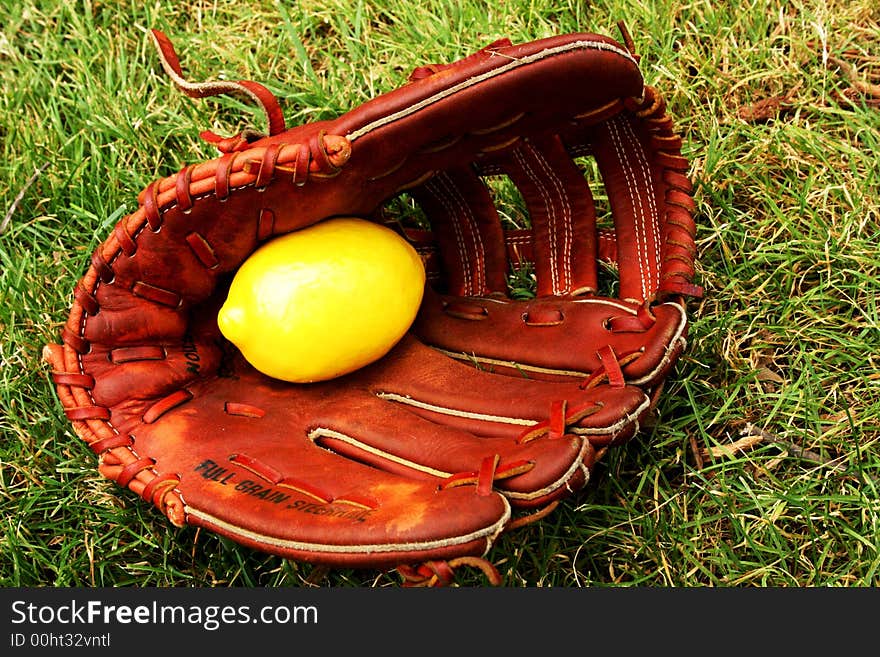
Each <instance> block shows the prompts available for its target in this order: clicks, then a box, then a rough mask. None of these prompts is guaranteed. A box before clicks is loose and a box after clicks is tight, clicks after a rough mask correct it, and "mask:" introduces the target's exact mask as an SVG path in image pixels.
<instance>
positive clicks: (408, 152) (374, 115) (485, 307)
mask: <svg viewBox="0 0 880 657" xmlns="http://www.w3.org/2000/svg"><path fill="white" fill-rule="evenodd" d="M153 36H154V38H155V41H156V44H157V46H158V48H159V51H160V54H161V59H162V62H163V65H164V66H165V69H166V71H167V72H168V73H169V75H171V77H172V78H173V79H174V80H175V82H176V83H177V84H178V85H179V86H180V87H181V88H182V89H183V90H184V91H185V92H186V93H188V94H190V95H192V96H205V95H210V94H214V93H223V92H233V91H240V92H244V93H246V94H248V95H249V96H250V97H251V98H253V99H254V100H256V101H258V102H259V103H260V104H262V106H263V108H264V109H265V111H266V113H267V116H268V119H269V121H268V124H269V128H270V134H269V135H267V136H260V135H255V134H253V133H250V132H246V133H243V134H242V135H239V136H236V137H234V138H228V139H221V138H218V137H216V136H214V135H211V134H210V133H204V136H206V138H208V139H211V140H213V141H214V142H215V143H216V145H217V146H218V148H219V149H220V150H221V152H222V155H221V156H220V157H218V158H217V159H213V160H210V161H206V162H202V163H199V164H195V165H192V166H187V167H185V168H184V169H182V170H181V171H180V172H179V173H177V174H176V175H173V176H170V177H168V178H164V179H161V180H157V181H156V182H154V183H152V184H150V185H149V186H148V187H147V188H146V189H145V190H144V191H143V192H141V194H140V195H139V197H138V202H139V205H138V208H137V210H135V211H134V212H133V213H131V214H130V215H128V216H126V217H124V218H123V219H122V220H121V221H120V222H119V223H118V224H117V225H116V227H115V228H114V229H113V231H112V232H111V233H110V234H109V235H108V236H107V237H106V239H105V241H104V242H103V243H102V244H101V245H100V246H99V247H98V248H97V249H96V250H95V252H94V253H93V255H92V257H91V263H90V265H89V267H88V270H87V271H86V273H85V274H84V276H83V277H82V279H81V280H80V281H79V282H78V283H77V284H76V286H75V289H74V292H73V297H74V298H73V305H72V308H71V311H70V315H69V317H68V319H67V322H66V325H65V327H64V329H63V331H62V335H61V339H62V344H53V345H48V346H47V347H46V349H45V358H46V360H47V361H48V362H49V363H50V364H51V367H52V370H53V371H52V377H53V380H54V382H55V384H56V389H57V392H58V395H59V398H60V400H61V402H62V404H63V407H64V409H65V413H66V415H67V417H68V418H69V419H70V421H71V422H72V425H73V428H74V429H75V431H76V433H77V434H78V435H79V436H80V437H82V438H83V439H84V440H85V441H86V442H87V443H88V445H89V447H90V448H91V449H92V450H93V451H94V452H95V453H96V454H97V455H98V457H99V468H100V471H101V472H102V473H103V474H104V475H105V476H106V477H108V478H110V479H112V480H114V481H116V482H117V483H118V484H119V485H121V486H125V487H128V488H129V489H131V490H132V491H134V492H135V493H137V494H138V495H140V496H141V497H142V498H144V499H145V500H147V501H149V502H152V503H153V504H155V505H157V506H158V507H159V508H160V509H161V510H162V511H163V512H164V513H165V514H166V515H167V516H168V518H169V519H170V520H171V522H173V523H174V524H175V525H179V526H180V525H184V524H187V523H189V524H191V525H196V526H200V527H205V528H207V529H209V530H212V531H215V532H217V533H219V534H222V535H224V536H228V537H230V538H232V539H234V540H235V541H238V542H240V543H242V544H244V545H247V546H250V547H253V548H256V549H259V550H264V551H267V552H270V553H274V554H277V555H281V556H284V557H289V558H293V559H298V560H302V561H307V562H313V563H323V564H327V565H330V566H340V567H341V566H346V567H365V568H380V569H384V568H390V567H394V566H401V572H402V573H403V574H404V575H405V577H406V579H407V580H408V581H410V582H413V583H425V582H427V583H444V582H446V581H448V579H449V577H450V574H451V569H450V567H449V565H450V564H451V566H453V567H454V566H455V565H457V564H460V563H476V564H477V565H486V562H485V561H481V558H482V557H484V556H485V555H486V554H487V553H488V551H489V550H490V548H491V547H492V544H493V541H494V540H495V539H496V538H497V537H498V536H499V534H501V533H502V532H504V531H505V530H508V529H510V528H511V527H515V526H517V525H518V524H521V523H522V522H526V521H528V520H529V519H530V518H537V517H540V515H541V514H542V513H544V512H546V511H547V510H549V509H551V508H552V506H553V505H554V504H555V503H557V502H558V501H559V500H560V499H562V498H564V497H565V496H568V495H571V494H572V493H574V492H575V491H577V490H578V489H580V488H582V487H583V486H584V485H585V484H586V482H587V480H588V478H589V473H590V470H591V468H592V466H593V465H594V463H595V461H596V459H597V458H598V457H599V456H600V455H601V453H602V452H603V451H604V450H605V449H606V448H607V447H608V446H609V445H614V444H618V443H620V442H622V441H624V440H626V439H628V438H630V437H631V436H632V435H633V434H634V433H635V432H636V431H637V429H638V426H639V420H640V419H641V418H643V417H644V416H645V414H646V413H647V412H648V411H649V410H650V408H651V406H652V403H653V401H654V400H655V398H656V394H657V392H658V391H659V389H660V386H661V385H662V382H663V380H664V378H665V377H666V376H667V374H668V372H669V371H670V368H671V367H672V365H673V364H674V363H675V361H676V359H677V358H678V356H679V354H680V353H681V351H682V349H683V348H684V346H685V338H686V331H687V318H686V313H685V304H684V299H685V298H686V297H688V296H695V295H698V294H700V290H699V288H697V287H696V286H694V285H693V284H692V282H691V281H692V277H693V274H694V264H693V257H694V232H695V227H694V221H693V219H692V210H693V203H692V199H691V185H690V183H689V181H688V178H687V175H686V174H687V169H688V162H687V161H686V159H685V158H683V157H682V156H681V154H680V146H681V142H680V139H679V137H678V136H677V135H676V133H675V130H674V127H673V124H672V121H671V120H670V119H669V118H668V117H667V116H666V113H665V105H664V102H663V100H662V98H661V96H660V94H659V93H658V92H657V91H655V90H654V89H652V88H651V87H648V86H646V85H645V83H644V81H643V78H642V75H641V73H640V71H639V66H638V58H637V57H636V56H634V55H633V54H632V52H631V50H632V48H631V44H630V45H623V44H621V43H618V42H616V41H614V40H612V39H610V38H607V37H604V36H598V35H594V34H568V35H562V36H557V37H553V38H548V39H543V40H539V41H535V42H531V43H525V44H521V45H512V44H510V43H509V42H506V41H500V42H496V43H494V44H492V45H490V46H489V47H487V48H484V49H483V50H480V51H479V52H477V53H475V54H474V55H472V56H470V57H468V58H466V59H464V60H462V61H459V62H456V63H454V64H451V65H433V66H426V67H422V68H419V69H417V70H416V71H415V72H414V73H413V75H412V76H411V78H410V80H409V81H407V83H405V84H403V85H402V86H401V87H400V88H398V89H396V90H394V91H392V92H390V93H387V94H384V95H382V96H379V97H377V98H375V99H373V100H371V101H369V102H367V103H365V104H363V105H361V106H360V107H357V108H355V109H353V110H352V111H350V112H348V113H346V114H343V115H342V116H339V117H338V118H336V119H334V120H329V121H318V122H314V123H309V124H306V125H302V126H299V127H296V128H292V129H287V128H286V127H285V125H284V119H283V116H282V113H281V111H280V107H279V105H278V103H277V101H276V100H275V98H274V97H273V96H272V94H270V93H269V92H268V91H267V90H266V89H265V88H264V87H262V86H261V85H259V84H256V83H253V82H238V83H225V82H224V83H202V84H194V83H190V82H188V81H187V80H185V79H184V77H183V74H182V70H181V67H180V64H179V62H178V60H177V57H176V55H175V53H174V50H173V48H172V46H171V43H170V42H169V41H168V39H167V38H166V37H165V36H164V35H162V34H161V33H159V32H154V33H153ZM593 163H595V171H596V172H597V173H598V176H597V179H596V180H588V178H589V175H587V176H586V177H585V173H588V172H589V171H590V170H592V165H593ZM489 176H495V177H501V176H506V177H507V178H508V179H509V180H510V181H512V183H513V185H514V186H515V187H516V188H517V189H518V190H519V192H520V194H521V195H522V200H523V202H524V204H525V207H526V208H527V210H528V213H529V216H530V227H529V228H527V229H519V230H513V229H510V228H509V226H507V225H506V224H504V223H503V222H502V220H501V218H500V216H499V213H498V211H497V209H496V204H495V202H494V199H493V194H492V193H491V192H490V187H488V186H487V185H486V182H485V180H486V178H487V177H489ZM591 184H592V186H593V189H594V190H595V189H601V188H602V187H604V193H605V195H606V196H607V204H606V205H607V212H608V214H609V215H610V218H609V223H608V224H607V225H603V222H602V217H597V210H596V204H595V203H594V200H593V193H594V192H592V191H591ZM402 194H405V195H407V196H408V197H409V198H410V199H411V200H412V201H413V202H414V203H416V204H417V205H418V206H419V208H420V209H421V211H422V213H423V217H424V218H425V219H426V220H427V221H428V222H429V226H425V225H421V226H419V227H413V226H411V225H408V224H407V222H406V221H401V222H398V224H396V225H398V227H399V228H400V230H401V231H402V233H403V234H404V235H405V236H406V237H408V238H409V239H410V240H412V242H413V244H415V245H416V247H417V248H418V249H419V250H420V251H421V253H422V254H423V257H424V260H425V263H426V268H427V270H428V273H429V285H428V289H427V290H426V294H425V299H424V302H423V305H422V308H421V311H420V314H419V317H418V318H417V320H416V322H415V324H414V325H413V327H412V329H411V331H410V332H409V333H408V334H407V336H406V337H405V338H404V339H403V340H401V342H400V343H399V344H397V345H396V347H395V348H394V349H393V350H392V351H391V352H390V353H389V354H388V355H387V356H386V357H384V358H383V359H381V360H379V361H377V362H375V363H373V364H372V365H369V366H367V367H365V368H363V369H361V370H359V371H357V372H354V373H352V374H349V375H346V376H344V377H340V378H337V379H334V380H331V381H326V382H322V383H315V384H291V383H286V382H283V381H278V380H274V379H271V378H268V377H266V376H264V375H261V374H259V373H258V372H256V371H255V370H254V369H253V368H252V367H250V366H249V365H248V364H247V363H246V362H245V361H244V360H243V358H242V357H241V355H240V354H239V353H238V352H237V350H236V349H235V348H234V347H233V346H232V345H231V344H230V343H228V342H227V341H226V340H224V339H223V337H222V336H221V334H220V332H219V331H218V328H217V324H216V314H217V310H218V309H219V306H220V304H221V303H222V301H223V299H224V298H225V292H226V290H227V289H228V285H229V282H230V279H231V275H232V274H233V273H234V272H235V271H236V269H237V267H238V266H239V265H240V264H241V263H242V262H243V261H244V260H245V259H246V258H247V257H248V256H249V255H250V254H251V253H252V252H253V251H254V250H255V249H256V248H257V247H258V246H259V245H260V244H261V243H263V242H264V241H265V240H267V239H269V238H270V237H273V236H277V235H280V234H283V233H287V232H290V231H295V230H297V229H300V228H302V227H305V226H308V225H311V224H314V223H315V222H318V221H321V220H322V219H325V218H328V217H334V216H340V215H345V216H352V215H354V216H362V217H368V218H371V219H374V220H376V221H386V220H387V219H388V214H387V212H385V208H387V207H388V204H389V202H390V201H391V200H393V199H395V198H396V197H399V196H401V195H402ZM609 265H612V266H613V267H609ZM523 267H533V268H534V269H533V272H534V280H535V286H536V287H535V295H534V298H531V299H514V298H512V297H511V294H510V288H509V276H510V275H511V272H512V271H514V270H521V268H523ZM613 268H616V269H617V270H618V271H619V276H617V277H615V276H613V275H610V276H609V275H608V274H609V272H610V271H611V269H613ZM424 564H428V565H427V566H425V565H424ZM486 571H487V573H490V574H492V578H493V580H494V571H493V569H492V568H491V566H487V567H486Z"/></svg>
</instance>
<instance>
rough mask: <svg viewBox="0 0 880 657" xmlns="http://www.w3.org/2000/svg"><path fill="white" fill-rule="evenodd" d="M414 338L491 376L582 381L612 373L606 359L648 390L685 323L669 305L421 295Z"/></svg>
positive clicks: (681, 341)
mask: <svg viewBox="0 0 880 657" xmlns="http://www.w3.org/2000/svg"><path fill="white" fill-rule="evenodd" d="M413 331H414V333H416V334H417V335H418V336H419V338H420V339H422V340H423V341H424V342H425V343H427V344H429V345H431V346H433V347H436V348H438V349H441V350H443V351H444V352H445V353H447V354H448V355H450V356H452V357H453V358H457V359H459V360H461V361H463V362H466V363H476V364H478V365H479V366H481V367H486V368H492V369H493V370H494V371H498V372H509V373H513V374H518V375H522V374H525V375H527V376H529V377H532V378H539V379H551V380H552V379H572V378H574V379H579V378H580V379H582V378H585V377H589V376H591V375H593V374H595V373H596V372H597V371H600V370H604V369H605V368H607V367H614V363H610V362H609V358H613V359H616V362H617V364H618V365H619V368H620V374H621V376H622V378H623V379H624V380H625V381H626V382H627V383H630V384H633V385H641V386H651V385H654V384H655V383H656V382H657V381H660V380H662V379H663V377H664V376H665V375H666V373H667V371H668V370H669V368H670V367H671V366H672V364H674V362H675V360H676V359H677V358H678V354H679V353H680V352H681V351H682V349H683V348H684V346H685V343H686V340H687V317H686V315H685V312H684V309H683V308H682V307H681V306H680V305H679V304H677V303H671V302H667V303H662V304H657V305H655V306H653V307H651V308H650V309H649V308H648V307H646V306H644V305H639V304H632V303H626V302H623V301H619V300H616V299H609V298H605V297H577V298H570V297H568V298H566V297H542V298H537V299H533V300H528V301H511V300H509V299H501V298H473V297H471V298H462V297H453V296H449V295H438V294H436V293H433V292H432V291H431V290H427V291H426V294H425V297H424V300H423V302H422V306H421V308H420V310H419V314H418V316H417V318H416V322H415V324H414V325H413ZM606 374H608V373H607V372H606ZM612 375H613V373H612Z"/></svg>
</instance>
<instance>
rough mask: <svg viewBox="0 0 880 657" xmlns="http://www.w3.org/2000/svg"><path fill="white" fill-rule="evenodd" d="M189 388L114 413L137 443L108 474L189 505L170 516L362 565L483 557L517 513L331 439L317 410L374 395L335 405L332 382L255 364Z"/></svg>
mask: <svg viewBox="0 0 880 657" xmlns="http://www.w3.org/2000/svg"><path fill="white" fill-rule="evenodd" d="M187 392H188V398H187V399H186V401H185V403H180V404H178V405H176V406H173V407H169V408H167V409H166V410H165V411H164V412H162V413H161V414H158V415H156V416H155V417H149V418H148V419H149V422H143V421H142V420H141V417H143V414H142V412H141V411H142V409H140V408H138V407H137V406H136V405H132V404H125V405H123V406H122V407H120V408H117V409H113V411H112V415H111V423H112V424H113V425H115V426H117V427H120V428H123V427H125V428H127V429H130V430H131V431H132V433H131V434H130V441H129V443H128V444H126V445H122V446H116V447H115V448H113V449H110V450H105V451H102V452H101V456H102V463H101V472H102V473H103V474H104V475H105V476H107V477H109V478H111V479H113V480H115V481H117V483H119V484H121V485H128V486H130V487H131V488H132V489H134V490H136V491H137V492H139V493H140V494H141V495H142V496H144V497H146V498H147V499H151V500H152V501H154V502H156V503H159V504H160V506H164V507H166V510H167V507H168V506H169V505H172V504H173V500H174V499H175V498H176V499H177V500H179V504H180V505H181V506H180V507H179V508H178V510H177V512H176V513H174V514H171V515H172V519H174V520H177V522H178V523H180V522H187V523H190V524H194V525H198V526H203V527H206V528H210V529H212V530H214V531H217V532H219V533H221V534H223V535H226V536H230V537H232V538H234V539H235V540H238V541H240V542H242V543H244V544H246V545H251V546H253V547H257V548H259V549H263V550H267V551H270V552H273V553H276V554H281V555H284V556H288V557H293V558H297V559H303V560H306V561H320V562H324V563H333V564H339V565H352V566H356V565H360V564H369V565H376V564H379V565H382V564H384V565H397V564H399V563H404V562H416V561H420V560H423V559H427V558H441V559H442V558H451V557H454V556H461V555H464V554H468V555H480V554H482V553H483V552H485V550H486V549H488V547H489V546H490V545H491V543H492V541H493V540H494V538H495V537H496V536H497V534H498V533H499V532H500V531H501V530H502V529H503V527H504V526H505V524H506V523H507V521H508V520H509V518H510V508H509V504H508V502H507V501H506V500H505V499H504V498H503V497H502V496H501V495H498V494H497V493H496V492H494V491H493V490H492V488H491V486H488V487H485V486H484V487H477V486H470V487H467V486H461V487H450V488H446V487H443V486H440V485H438V481H437V479H436V478H431V479H422V480H420V479H418V478H414V477H411V476H402V475H401V474H399V473H398V472H393V471H391V472H389V471H388V470H386V469H383V468H381V467H376V466H377V465H381V463H380V462H379V461H377V462H375V463H372V464H370V465H367V464H364V463H361V462H358V461H356V460H353V459H351V458H347V457H346V456H345V455H343V454H341V453H340V452H339V451H331V450H329V449H327V448H326V447H325V446H323V445H322V444H321V442H320V440H319V437H320V428H321V425H323V424H331V425H332V422H331V421H330V419H329V418H328V417H327V416H326V415H325V416H324V417H321V415H318V418H319V419H317V420H316V419H315V417H314V416H313V415H312V414H311V413H310V411H311V410H312V409H315V408H321V407H322V406H323V410H324V411H325V412H326V410H327V409H328V408H329V407H330V406H333V407H335V408H336V412H337V413H341V414H345V413H346V407H347V405H348V404H349V403H351V404H353V405H355V406H357V405H358V404H359V402H360V399H359V397H360V396H365V395H366V393H363V392H361V393H358V391H354V392H353V393H350V398H349V396H346V395H345V394H344V393H339V392H336V399H334V400H332V403H331V401H330V400H328V399H327V398H326V395H325V394H324V393H326V392H327V391H326V390H324V389H320V388H309V387H297V386H291V385H288V384H279V383H276V382H272V381H271V380H269V379H266V377H262V376H260V375H257V374H256V373H255V372H253V371H252V370H251V373H250V374H248V373H246V372H242V373H240V374H239V375H238V378H236V379H214V380H201V381H196V382H193V383H192V384H191V385H190V386H189V388H188V389H187ZM320 420H325V422H321V421H320ZM212 427H213V428H212ZM399 431H400V432H401V433H403V434H406V433H407V432H408V429H407V427H406V425H402V426H400V427H399ZM414 438H415V437H414ZM157 481H158V482H160V483H161V482H166V484H167V483H169V482H170V485H171V487H168V486H167V485H157V484H156V483H155V482H157ZM169 498H171V499H169Z"/></svg>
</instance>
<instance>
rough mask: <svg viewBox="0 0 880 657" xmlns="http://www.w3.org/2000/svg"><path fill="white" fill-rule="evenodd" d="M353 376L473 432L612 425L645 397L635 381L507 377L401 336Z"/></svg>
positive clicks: (382, 394)
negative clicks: (589, 383)
mask: <svg viewBox="0 0 880 657" xmlns="http://www.w3.org/2000/svg"><path fill="white" fill-rule="evenodd" d="M356 376H357V378H358V379H359V380H360V381H361V382H362V385H364V386H365V387H367V388H368V389H369V390H371V391H372V392H373V393H374V394H376V395H377V396H379V397H381V398H383V399H387V400H390V401H393V402H396V403H397V404H399V405H401V406H404V407H406V408H408V409H409V410H411V411H412V412H413V413H416V414H417V415H420V416H422V417H425V418H427V419H429V420H431V421H433V422H437V423H441V424H445V425H448V426H453V427H456V428H459V429H461V430H463V431H467V432H468V433H473V434H475V435H478V436H505V437H519V436H521V435H522V434H523V433H524V432H526V431H528V430H529V429H530V428H531V427H532V426H533V425H535V424H536V423H541V422H548V423H550V422H552V423H553V424H554V426H555V427H557V432H556V433H559V434H561V433H565V430H566V428H567V427H568V426H571V425H575V424H576V423H579V422H582V421H584V418H586V417H588V416H590V417H592V420H591V422H592V424H593V425H594V426H595V427H598V426H602V425H604V426H607V427H609V430H610V428H611V427H617V426H618V425H619V421H620V418H622V417H627V416H632V415H634V414H638V412H639V410H640V409H641V408H642V406H643V405H644V401H645V395H644V393H643V392H642V391H641V389H640V388H637V387H635V386H626V385H619V386H615V387H612V386H605V387H601V389H598V388H597V387H596V386H591V387H585V386H582V385H581V383H579V382H577V381H568V382H565V381H543V380H535V379H528V378H525V377H522V376H521V377H514V376H504V375H499V374H496V373H493V372H489V371H485V370H481V369H478V368H474V367H470V366H468V365H465V364H464V363H462V362H460V361H458V360H455V359H452V358H449V357H447V356H446V355H444V354H442V353H440V352H438V351H436V350H434V349H432V348H430V347H428V346H426V345H424V344H422V343H421V342H419V341H418V340H417V339H416V338H415V337H413V336H412V335H407V336H405V337H404V339H403V340H401V342H400V343H399V344H398V345H397V346H396V347H395V348H394V349H393V350H392V351H391V352H390V353H389V354H388V355H387V356H386V357H385V358H383V360H382V361H381V364H378V365H376V366H369V367H367V368H364V369H363V370H362V371H361V372H359V373H358V374H357V375H356ZM606 395H607V396H608V397H606ZM562 409H567V410H564V412H563V410H562Z"/></svg>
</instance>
